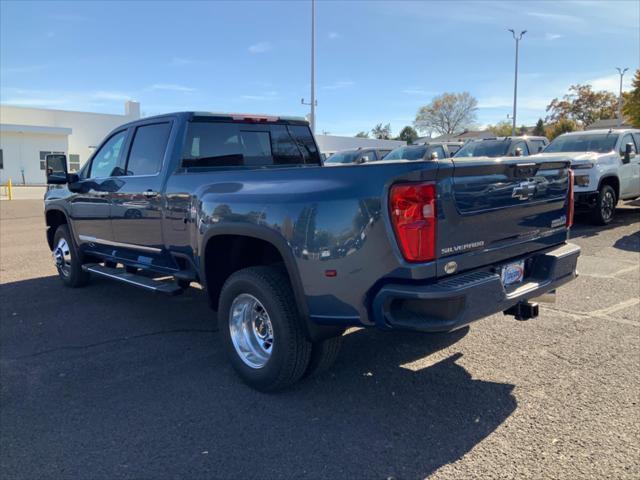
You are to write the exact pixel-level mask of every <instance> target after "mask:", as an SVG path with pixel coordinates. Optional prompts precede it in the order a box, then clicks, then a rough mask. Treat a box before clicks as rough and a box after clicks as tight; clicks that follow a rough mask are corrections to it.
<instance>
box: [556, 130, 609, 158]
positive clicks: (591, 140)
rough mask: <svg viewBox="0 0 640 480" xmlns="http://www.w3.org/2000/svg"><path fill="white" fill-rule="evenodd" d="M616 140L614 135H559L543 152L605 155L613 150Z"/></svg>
mask: <svg viewBox="0 0 640 480" xmlns="http://www.w3.org/2000/svg"><path fill="white" fill-rule="evenodd" d="M617 140H618V135H617V134H615V133H598V134H584V135H561V136H559V137H558V138H556V139H555V140H554V141H553V142H551V143H550V144H549V146H548V147H547V148H545V150H544V152H545V153H549V152H597V153H607V152H610V151H611V150H613V149H614V147H615V145H616V141H617Z"/></svg>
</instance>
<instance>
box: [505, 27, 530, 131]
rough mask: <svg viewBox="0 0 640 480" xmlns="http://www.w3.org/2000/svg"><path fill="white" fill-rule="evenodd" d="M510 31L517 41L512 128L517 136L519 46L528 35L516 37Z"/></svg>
mask: <svg viewBox="0 0 640 480" xmlns="http://www.w3.org/2000/svg"><path fill="white" fill-rule="evenodd" d="M509 31H510V32H511V34H512V35H513V39H514V40H515V41H516V74H515V80H514V82H513V126H512V127H511V135H513V136H515V135H516V104H517V101H518V46H519V45H520V40H522V36H523V35H524V34H525V33H527V31H526V30H523V31H521V32H520V34H519V35H516V32H515V31H514V30H513V29H512V28H510V29H509Z"/></svg>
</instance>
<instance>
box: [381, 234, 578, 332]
mask: <svg viewBox="0 0 640 480" xmlns="http://www.w3.org/2000/svg"><path fill="white" fill-rule="evenodd" d="M579 255H580V247H578V246H577V245H573V244H570V243H566V244H564V245H561V246H559V247H556V248H554V249H552V250H548V251H545V252H542V253H536V254H532V255H528V256H525V257H521V258H522V259H524V260H525V261H526V277H525V280H524V282H523V283H521V284H518V286H517V287H515V288H511V289H506V288H505V287H504V286H503V285H502V281H501V279H500V274H499V273H497V271H496V269H492V270H476V271H472V272H468V273H463V274H460V275H455V276H451V277H447V278H446V279H443V280H442V281H440V282H437V283H435V284H431V285H414V284H409V285H406V284H405V285H403V284H391V285H386V286H384V287H382V289H381V290H380V291H379V292H378V293H377V295H376V296H375V297H374V299H373V303H372V313H373V317H374V320H375V323H376V326H378V327H380V328H383V329H389V328H398V329H409V330H419V331H425V332H443V331H450V330H454V329H457V328H460V327H462V326H464V325H467V324H468V323H471V322H473V321H474V320H479V319H481V318H484V317H487V316H489V315H493V314H494V313H498V312H502V311H504V310H507V309H508V308H509V307H512V306H513V305H515V304H517V303H518V302H521V301H524V300H529V299H531V298H534V297H539V296H541V295H543V294H544V293H547V292H549V291H551V290H555V289H556V288H558V287H559V286H561V285H563V284H565V283H567V282H569V281H571V280H573V279H574V278H575V277H576V275H577V274H576V264H577V261H578V256H579ZM514 260H519V259H514Z"/></svg>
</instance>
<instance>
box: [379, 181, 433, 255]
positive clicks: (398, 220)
mask: <svg viewBox="0 0 640 480" xmlns="http://www.w3.org/2000/svg"><path fill="white" fill-rule="evenodd" d="M389 208H390V214H391V223H392V225H393V230H394V232H395V234H396V240H397V241H398V246H399V247H400V251H401V252H402V256H403V257H404V259H405V260H406V261H407V262H428V261H429V260H433V259H435V257H436V255H435V253H436V187H435V185H434V184H433V183H400V184H398V185H394V186H393V187H391V193H390V195H389Z"/></svg>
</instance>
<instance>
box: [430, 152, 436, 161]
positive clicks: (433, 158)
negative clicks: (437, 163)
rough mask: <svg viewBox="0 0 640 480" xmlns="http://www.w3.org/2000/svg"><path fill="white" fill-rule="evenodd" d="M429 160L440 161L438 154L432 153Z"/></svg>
mask: <svg viewBox="0 0 640 480" xmlns="http://www.w3.org/2000/svg"><path fill="white" fill-rule="evenodd" d="M429 158H430V159H431V160H437V159H438V152H431V156H430V157H429Z"/></svg>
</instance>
